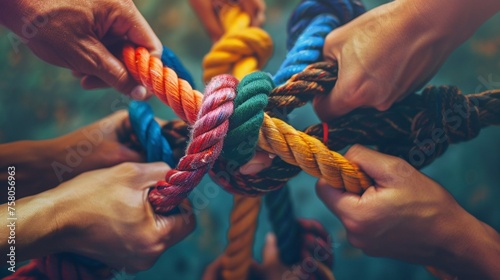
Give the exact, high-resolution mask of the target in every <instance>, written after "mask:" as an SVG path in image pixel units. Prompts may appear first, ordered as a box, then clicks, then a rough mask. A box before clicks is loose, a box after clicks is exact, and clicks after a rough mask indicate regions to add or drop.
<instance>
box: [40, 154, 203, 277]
mask: <svg viewBox="0 0 500 280" xmlns="http://www.w3.org/2000/svg"><path fill="white" fill-rule="evenodd" d="M168 169H169V167H168V166H167V165H166V164H165V163H148V164H142V163H141V164H138V163H124V164H120V165H117V166H115V167H112V168H106V169H100V170H96V171H90V172H87V173H84V174H82V175H79V176H77V177H76V178H74V179H72V180H70V181H67V182H65V183H63V184H61V185H60V186H58V187H57V188H55V189H52V190H49V191H47V192H45V193H43V195H45V196H46V197H48V198H49V199H51V200H52V201H54V208H55V211H54V212H55V213H58V214H57V216H56V217H51V219H56V220H57V224H58V226H59V228H58V230H57V234H56V235H57V236H58V238H57V240H58V241H57V244H56V245H55V246H56V248H54V251H55V252H70V253H75V254H78V255H82V256H85V257H88V258H91V259H94V260H97V261H100V262H102V263H105V264H106V265H108V266H111V267H113V268H116V269H122V268H124V269H125V270H126V271H127V272H136V271H138V270H145V269H148V268H149V267H151V266H152V265H153V264H154V263H155V261H156V260H157V258H158V257H159V256H160V255H161V254H162V253H163V251H164V250H166V249H167V248H169V247H171V246H173V245H174V244H176V243H177V242H179V241H180V240H181V239H183V238H184V237H185V236H187V235H188V234H189V233H190V232H192V231H193V229H194V228H195V217H194V215H193V214H192V211H189V210H188V209H189V207H190V206H189V205H187V204H185V203H184V204H183V205H182V206H181V208H182V209H184V211H183V210H182V209H181V214H176V215H170V216H162V215H157V214H155V213H154V211H153V209H152V207H151V205H150V203H149V201H148V192H149V189H150V187H152V186H154V185H155V183H156V182H157V181H158V180H161V179H163V177H164V176H165V172H166V171H167V170H168Z"/></svg>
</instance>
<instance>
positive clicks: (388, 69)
mask: <svg viewBox="0 0 500 280" xmlns="http://www.w3.org/2000/svg"><path fill="white" fill-rule="evenodd" d="M415 6H417V5H414V4H408V3H407V2H406V1H394V2H390V3H387V4H384V5H381V6H379V7H377V8H374V9H372V10H369V11H367V12H366V13H365V14H363V15H361V16H359V17H358V18H356V19H354V20H353V21H352V22H350V23H347V24H346V25H344V26H341V27H339V28H337V29H335V30H333V31H332V32H331V33H330V34H329V35H328V36H327V38H326V41H325V45H324V48H323V55H324V59H325V60H326V61H336V62H337V63H338V67H339V70H338V81H337V83H336V84H335V87H334V88H333V90H332V91H331V93H330V94H329V95H326V96H318V97H317V98H315V100H314V102H313V105H314V108H315V110H316V112H317V114H318V116H319V117H320V119H322V120H323V121H330V120H332V119H333V118H334V117H337V116H341V115H344V114H346V113H348V112H350V111H352V110H353V109H355V108H358V107H374V108H376V109H378V110H381V111H384V110H387V109H388V108H389V107H390V106H391V105H392V104H393V103H395V102H397V101H400V100H401V99H403V98H404V97H405V96H406V95H407V94H409V93H411V92H412V91H414V90H417V89H418V88H420V87H422V86H423V85H424V84H425V83H426V82H427V81H428V80H429V79H430V78H431V77H432V75H434V73H435V72H436V71H437V70H438V68H439V67H440V66H441V64H442V63H443V62H444V60H445V59H446V58H447V56H448V55H449V54H450V52H451V51H452V50H453V49H454V46H453V45H451V43H450V42H447V38H446V36H443V34H441V30H440V29H439V28H433V27H432V26H430V24H429V22H427V16H425V15H421V14H420V13H419V11H418V10H417V9H416V8H415Z"/></svg>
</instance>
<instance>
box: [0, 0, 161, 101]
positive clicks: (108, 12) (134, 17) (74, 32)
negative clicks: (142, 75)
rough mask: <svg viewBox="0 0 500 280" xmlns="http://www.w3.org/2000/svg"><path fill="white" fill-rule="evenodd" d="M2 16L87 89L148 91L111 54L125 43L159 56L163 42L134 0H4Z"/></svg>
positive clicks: (140, 94) (139, 95) (137, 95)
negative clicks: (42, 0)
mask: <svg viewBox="0 0 500 280" xmlns="http://www.w3.org/2000/svg"><path fill="white" fill-rule="evenodd" d="M0 22H1V23H2V24H3V25H4V26H6V27H7V28H9V29H11V30H12V31H13V32H14V33H16V34H17V35H18V36H19V37H17V38H15V39H12V38H11V41H12V40H14V42H15V43H14V44H15V45H16V46H20V45H22V44H25V45H26V46H28V47H29V48H30V49H31V50H32V52H33V53H34V54H35V55H37V56H38V57H39V58H41V59H42V60H44V61H46V62H48V63H50V64H53V65H57V66H60V67H65V68H68V69H70V70H72V71H73V74H74V75H75V76H77V77H79V78H80V79H81V85H82V87H83V88H85V89H95V88H103V87H108V86H111V87H114V88H115V89H116V90H118V91H120V92H122V93H124V94H127V95H130V96H131V97H133V98H134V99H144V98H146V97H148V96H150V95H151V94H150V93H147V92H146V89H145V88H144V87H142V86H138V84H137V83H136V82H135V81H134V80H133V78H132V76H130V75H129V74H128V72H127V71H126V68H125V66H124V64H123V63H122V62H121V61H120V60H119V59H118V58H117V57H116V56H115V55H114V53H115V54H119V51H120V49H121V46H122V45H123V44H124V43H132V44H136V45H140V46H144V47H146V48H147V49H149V50H150V51H151V53H152V54H153V55H154V56H156V57H160V55H161V52H162V45H161V43H160V40H159V39H158V37H157V36H156V35H155V34H154V32H153V30H152V29H151V27H150V26H149V24H148V23H147V22H146V20H145V19H144V17H143V16H142V15H141V14H140V13H139V11H138V10H137V8H136V7H135V5H134V3H133V2H132V0H124V1H122V0H120V1H118V0H90V1H80V0H69V1H62V0H56V1H48V2H39V1H27V0H25V1H13V0H8V1H5V2H4V3H2V9H1V11H0Z"/></svg>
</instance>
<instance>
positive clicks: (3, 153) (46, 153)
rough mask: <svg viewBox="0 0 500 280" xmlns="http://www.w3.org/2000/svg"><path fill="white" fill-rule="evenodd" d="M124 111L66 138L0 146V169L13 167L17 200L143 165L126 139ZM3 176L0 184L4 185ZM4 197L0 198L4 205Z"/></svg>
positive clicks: (127, 128) (127, 125) (129, 130)
mask: <svg viewBox="0 0 500 280" xmlns="http://www.w3.org/2000/svg"><path fill="white" fill-rule="evenodd" d="M132 133H133V131H132V127H131V126H130V122H129V119H128V113H127V112H126V111H123V110H122V111H118V112H116V113H114V114H112V115H110V116H108V117H106V118H103V119H101V120H99V121H97V122H95V123H92V124H90V125H88V126H85V127H83V128H80V129H78V130H76V131H74V132H72V133H69V134H67V135H64V136H61V137H57V138H54V139H50V140H43V141H18V142H13V143H7V144H2V145H0V167H2V168H3V169H4V170H6V169H7V167H8V166H12V165H14V166H16V169H17V174H16V180H17V184H18V186H22V188H21V187H18V188H17V192H16V195H17V198H21V197H25V196H28V195H33V194H37V193H40V192H43V191H45V190H48V189H51V188H53V187H55V186H57V185H59V184H60V183H62V182H63V181H67V180H69V179H71V178H73V177H75V176H77V175H79V174H81V173H83V172H86V171H90V170H95V169H100V168H105V167H111V166H114V165H117V164H120V163H124V162H143V161H144V155H143V154H142V153H141V152H140V151H139V150H138V148H139V147H136V146H135V145H134V144H133V143H132V142H131V139H130V136H131V135H132ZM7 177H8V174H7V173H5V174H4V173H2V174H0V181H1V182H3V183H5V184H6V182H7ZM6 195H7V194H6V193H2V194H0V203H5V201H6V199H7V198H6Z"/></svg>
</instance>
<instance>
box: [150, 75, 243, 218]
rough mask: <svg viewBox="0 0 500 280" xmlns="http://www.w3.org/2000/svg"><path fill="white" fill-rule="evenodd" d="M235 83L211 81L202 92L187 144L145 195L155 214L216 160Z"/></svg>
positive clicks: (164, 210) (170, 205)
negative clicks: (177, 158) (162, 177)
mask: <svg viewBox="0 0 500 280" xmlns="http://www.w3.org/2000/svg"><path fill="white" fill-rule="evenodd" d="M237 84H238V81H237V80H236V79H235V78H234V77H232V76H229V75H220V76H217V77H215V78H213V79H212V80H211V82H210V83H209V84H208V85H207V87H206V89H205V95H204V97H203V103H202V106H201V110H200V112H199V118H198V120H197V121H196V122H195V123H194V124H193V126H192V132H191V133H192V136H191V141H190V143H189V144H188V147H187V149H186V155H185V156H184V157H182V158H181V159H180V161H179V163H178V164H177V167H176V168H175V169H171V170H169V171H168V172H167V174H166V175H165V181H160V182H158V183H157V184H156V187H155V188H154V189H152V190H151V192H150V193H149V201H150V202H151V204H152V205H153V209H154V210H155V212H157V213H167V212H168V211H170V210H172V209H173V208H174V207H175V206H177V205H178V204H180V203H181V201H182V200H184V199H185V198H186V197H187V196H188V195H189V193H190V192H191V191H192V190H193V189H194V187H196V185H198V183H199V182H200V181H201V179H202V178H203V175H205V173H207V172H208V170H210V168H211V167H212V164H213V162H215V160H216V159H217V158H218V157H219V155H220V153H221V151H222V146H223V143H224V142H223V139H224V137H225V136H226V133H227V131H228V128H229V117H230V116H231V114H232V113H233V110H234V109H233V108H234V107H233V106H234V105H233V102H232V101H233V100H234V98H235V96H236V86H237Z"/></svg>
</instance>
